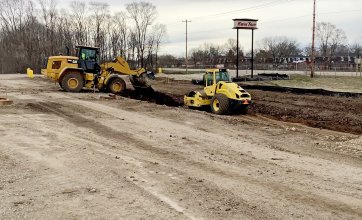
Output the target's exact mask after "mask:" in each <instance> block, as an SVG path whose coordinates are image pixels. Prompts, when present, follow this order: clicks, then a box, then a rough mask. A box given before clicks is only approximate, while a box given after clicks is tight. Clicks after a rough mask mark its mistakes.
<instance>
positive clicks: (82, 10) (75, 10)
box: [70, 1, 88, 45]
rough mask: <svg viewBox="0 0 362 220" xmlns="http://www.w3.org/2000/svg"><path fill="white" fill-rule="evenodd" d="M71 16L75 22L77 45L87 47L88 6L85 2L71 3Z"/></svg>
mask: <svg viewBox="0 0 362 220" xmlns="http://www.w3.org/2000/svg"><path fill="white" fill-rule="evenodd" d="M70 8H71V14H70V17H71V18H72V20H73V21H74V24H73V31H74V35H75V37H74V40H75V44H76V45H87V44H88V38H87V27H86V25H87V23H86V10H87V5H86V3H85V2H84V1H72V2H71V3H70Z"/></svg>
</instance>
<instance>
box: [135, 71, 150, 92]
mask: <svg viewBox="0 0 362 220" xmlns="http://www.w3.org/2000/svg"><path fill="white" fill-rule="evenodd" d="M153 80H155V74H154V73H153V72H144V73H141V75H139V76H134V75H133V76H130V81H131V83H132V85H133V87H134V88H135V89H147V88H150V87H151V86H152V81H153Z"/></svg>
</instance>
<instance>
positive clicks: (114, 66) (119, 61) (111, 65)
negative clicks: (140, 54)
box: [101, 57, 146, 76]
mask: <svg viewBox="0 0 362 220" xmlns="http://www.w3.org/2000/svg"><path fill="white" fill-rule="evenodd" d="M101 69H102V71H107V72H110V71H111V72H115V73H119V74H123V75H130V76H139V75H141V74H142V73H144V72H146V70H145V69H144V68H140V69H137V70H131V69H130V68H129V65H128V63H127V61H125V60H124V59H123V58H122V57H116V58H115V59H114V60H113V61H112V62H106V63H103V64H101Z"/></svg>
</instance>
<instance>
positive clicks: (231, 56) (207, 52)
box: [160, 22, 362, 67]
mask: <svg viewBox="0 0 362 220" xmlns="http://www.w3.org/2000/svg"><path fill="white" fill-rule="evenodd" d="M316 40H317V41H316V42H317V47H316V56H317V57H318V58H321V59H318V60H322V61H323V62H327V63H328V62H333V61H334V60H336V58H337V57H350V58H352V57H354V58H359V57H361V56H362V44H361V43H362V42H355V43H353V44H351V45H350V44H348V40H347V36H346V34H345V32H344V31H343V30H342V29H339V28H337V27H336V26H335V25H334V24H331V23H329V22H319V23H317V27H316ZM361 40H362V38H361ZM239 50H240V51H239V55H240V56H239V59H240V62H244V63H248V62H250V59H251V52H250V51H244V50H243V49H239ZM236 52H237V49H236V40H235V39H229V40H228V41H227V42H226V43H222V44H212V43H205V44H203V45H201V46H199V47H198V48H194V49H191V51H190V54H191V55H190V57H189V64H191V65H193V66H194V67H206V66H215V65H217V64H224V66H226V67H234V66H235V63H236ZM254 54H255V57H254V61H255V62H256V63H273V64H276V65H277V64H280V63H284V62H287V58H289V57H297V56H299V57H303V56H304V57H310V56H311V45H307V46H305V47H302V46H300V43H298V42H297V41H296V40H294V39H291V38H288V37H285V36H272V37H266V38H263V39H261V40H260V41H259V42H257V48H256V50H255V52H254ZM350 61H351V62H353V60H352V59H351V60H350ZM170 64H171V65H174V66H180V65H183V64H184V62H183V63H182V62H180V59H178V58H176V57H172V56H162V57H161V64H160V65H161V66H163V65H164V66H170Z"/></svg>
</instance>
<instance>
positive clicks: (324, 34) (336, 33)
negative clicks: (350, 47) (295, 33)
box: [316, 22, 347, 58]
mask: <svg viewBox="0 0 362 220" xmlns="http://www.w3.org/2000/svg"><path fill="white" fill-rule="evenodd" d="M316 31H317V39H318V40H319V43H320V50H321V56H323V57H330V58H334V57H335V55H336V50H337V48H338V47H339V46H341V45H342V44H343V43H344V42H345V41H346V39H347V37H346V34H345V33H344V31H343V30H341V29H338V28H337V27H336V26H335V25H334V24H332V23H330V22H319V23H317V28H316Z"/></svg>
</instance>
